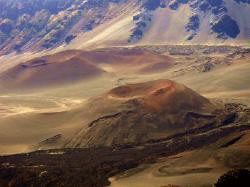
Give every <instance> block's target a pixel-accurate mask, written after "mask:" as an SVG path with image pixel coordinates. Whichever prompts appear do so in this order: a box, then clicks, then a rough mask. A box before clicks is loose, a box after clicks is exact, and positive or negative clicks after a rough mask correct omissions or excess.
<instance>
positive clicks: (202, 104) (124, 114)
mask: <svg viewBox="0 0 250 187" xmlns="http://www.w3.org/2000/svg"><path fill="white" fill-rule="evenodd" d="M102 99H103V100H105V102H104V103H105V106H102V105H100V101H98V100H96V101H93V102H96V104H93V103H91V104H92V105H98V106H100V107H99V108H102V107H105V109H106V111H108V112H106V113H104V114H102V115H101V116H99V117H97V118H96V119H95V120H94V121H92V122H91V123H89V124H88V127H86V126H84V127H83V129H82V130H81V131H80V132H79V133H78V134H77V135H76V136H75V137H73V138H72V140H71V141H70V142H69V143H68V145H67V146H68V147H91V146H100V145H101V146H111V145H114V144H124V143H138V142H144V141H148V140H150V139H158V138H160V137H168V136H171V135H173V134H175V133H181V132H183V131H185V129H187V128H190V129H191V128H199V127H201V126H204V125H206V124H208V123H211V120H213V119H212V118H211V119H210V116H209V117H208V118H209V119H208V120H207V119H203V117H204V116H205V118H207V116H206V115H203V113H207V112H210V111H211V110H213V109H214V107H213V105H212V104H211V103H210V101H209V100H208V99H206V98H204V97H203V96H201V95H199V94H197V93H196V92H194V91H193V90H191V89H189V88H187V87H185V86H184V85H182V84H178V83H175V82H173V81H170V80H156V81H150V82H146V83H137V84H129V85H125V86H120V87H117V88H114V89H112V90H111V91H110V92H108V93H107V95H105V96H103V97H102ZM114 103H117V104H116V105H115V104H114ZM96 113H97V112H96ZM189 113H195V115H197V116H199V117H198V119H192V118H190V117H189V115H190V114H189ZM200 116H201V117H200Z"/></svg>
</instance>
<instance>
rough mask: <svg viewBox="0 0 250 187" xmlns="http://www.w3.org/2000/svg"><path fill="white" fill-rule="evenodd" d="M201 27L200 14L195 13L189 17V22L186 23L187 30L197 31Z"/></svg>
mask: <svg viewBox="0 0 250 187" xmlns="http://www.w3.org/2000/svg"><path fill="white" fill-rule="evenodd" d="M199 27H200V19H199V16H198V15H193V16H191V17H190V18H189V22H188V24H187V25H186V30H187V31H196V30H198V29H199Z"/></svg>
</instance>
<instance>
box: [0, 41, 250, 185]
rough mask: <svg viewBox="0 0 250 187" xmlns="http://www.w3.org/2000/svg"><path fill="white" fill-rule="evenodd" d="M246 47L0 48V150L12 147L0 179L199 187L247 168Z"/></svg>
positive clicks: (24, 182)
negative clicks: (10, 51) (1, 51)
mask: <svg viewBox="0 0 250 187" xmlns="http://www.w3.org/2000/svg"><path fill="white" fill-rule="evenodd" d="M249 52H250V51H249V48H248V47H240V46H238V47H232V46H199V45H198V46H191V45H190V46H180V45H169V46H165V45H159V46H157V45H155V46H152V45H150V46H147V45H145V46H138V47H125V48H124V47H115V48H103V49H93V50H68V51H60V50H52V51H50V52H40V53H26V54H19V55H18V56H11V55H10V56H6V57H2V58H1V59H0V61H1V63H0V82H1V84H0V91H1V95H0V127H1V132H0V135H1V136H0V151H1V154H2V155H3V154H6V155H9V154H13V153H15V154H16V153H19V154H18V155H9V156H1V157H0V163H1V164H0V184H1V185H2V186H32V185H33V186H34V185H35V186H45V185H47V186H49V185H50V186H51V185H52V186H63V185H64V186H76V185H78V186H105V185H111V186H115V187H116V186H117V187H124V186H129V185H131V184H133V186H135V187H140V186H143V185H145V183H141V182H140V181H146V184H147V185H148V186H149V187H151V186H166V185H169V184H171V185H178V186H184V187H185V186H197V187H201V186H211V184H213V183H215V181H216V180H217V178H218V177H219V176H220V175H221V174H222V173H224V172H226V171H228V170H229V169H231V168H249V167H250V166H249V154H250V153H249V128H250V127H249V104H250V100H249V96H250V87H249V85H250V82H249V81H250V80H249V78H248V75H249V73H250V66H249V62H250V61H249V60H250V54H249ZM169 79H171V81H170V80H169ZM128 129H133V131H130V130H128ZM121 135H122V136H121ZM72 148H73V149H72ZM47 149H52V150H47ZM37 150H39V151H37ZM30 151H35V152H32V153H28V152H30ZM238 153H240V154H238ZM97 155H98V156H97ZM197 178H201V179H203V180H202V181H197V180H195V179H197Z"/></svg>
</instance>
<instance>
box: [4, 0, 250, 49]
mask: <svg viewBox="0 0 250 187" xmlns="http://www.w3.org/2000/svg"><path fill="white" fill-rule="evenodd" d="M249 12H250V2H249V1H248V0H202V1H200V0H199V1H198V0H136V1H133V0H45V1H39V0H27V1H23V0H10V1H5V0H0V51H1V52H0V53H1V54H6V53H10V52H13V51H19V52H20V51H25V50H41V49H46V48H53V47H57V46H59V45H62V44H65V45H68V44H70V43H71V42H72V41H73V40H74V42H73V43H74V45H73V46H74V47H78V48H84V47H89V46H91V47H98V46H103V45H108V46H112V45H137V44H173V43H175V44H176V43H179V44H181V43H187V44H203V43H206V44H221V43H230V44H231V43H233V44H234V43H238V44H246V43H249V40H250V34H249V33H250V32H249V28H250V21H249V19H248V17H249Z"/></svg>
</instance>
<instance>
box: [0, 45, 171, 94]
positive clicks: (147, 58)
mask: <svg viewBox="0 0 250 187" xmlns="http://www.w3.org/2000/svg"><path fill="white" fill-rule="evenodd" d="M172 62H173V59H171V58H170V57H168V56H163V55H158V54H154V53H153V52H149V51H146V50H140V49H114V50H105V49H103V50H93V51H81V50H68V51H63V52H59V53H55V54H52V55H47V56H42V57H38V58H35V59H32V60H29V61H27V62H22V63H19V64H17V65H15V66H14V67H11V68H9V69H7V70H5V71H4V72H2V73H1V74H0V85H1V87H4V88H6V89H9V88H12V89H13V88H14V89H19V88H20V89H21V88H37V87H40V88H42V87H47V86H51V85H53V86H57V87H58V86H61V85H65V84H67V83H70V84H72V83H75V82H77V81H84V80H86V79H87V80H89V79H93V78H96V77H102V76H105V75H106V76H108V75H111V73H113V72H116V73H117V74H119V73H120V72H124V71H130V72H131V73H133V72H134V73H136V72H139V73H154V72H160V71H163V70H166V69H168V68H169V67H170V66H171V64H172ZM128 65H133V66H128Z"/></svg>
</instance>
